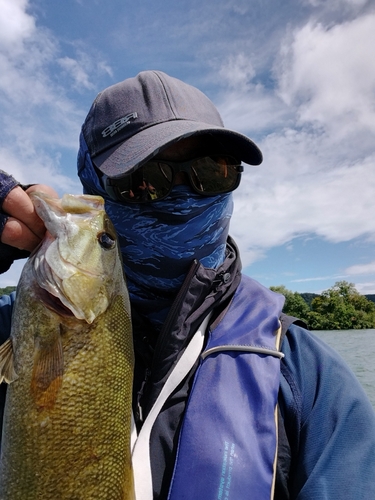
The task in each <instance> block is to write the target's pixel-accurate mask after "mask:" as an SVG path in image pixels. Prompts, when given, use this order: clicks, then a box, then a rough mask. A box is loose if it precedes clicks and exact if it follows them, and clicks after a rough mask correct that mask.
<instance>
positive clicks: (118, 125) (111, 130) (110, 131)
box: [102, 112, 138, 137]
mask: <svg viewBox="0 0 375 500" xmlns="http://www.w3.org/2000/svg"><path fill="white" fill-rule="evenodd" d="M137 116H138V115H137V113H136V112H134V113H129V114H128V115H126V116H123V117H122V118H119V119H118V120H116V121H115V122H113V123H111V125H108V127H106V128H105V129H104V130H102V136H103V137H108V136H111V137H113V136H114V135H115V134H117V132H120V130H122V129H123V128H124V127H126V125H129V123H130V120H132V119H133V120H135V119H136V118H137Z"/></svg>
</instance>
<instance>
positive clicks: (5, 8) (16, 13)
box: [0, 0, 35, 53]
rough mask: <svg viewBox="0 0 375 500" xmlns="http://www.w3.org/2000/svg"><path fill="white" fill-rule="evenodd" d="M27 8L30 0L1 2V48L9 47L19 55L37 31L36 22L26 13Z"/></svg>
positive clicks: (0, 0) (1, 0) (6, 0)
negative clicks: (25, 42) (25, 41)
mask: <svg viewBox="0 0 375 500" xmlns="http://www.w3.org/2000/svg"><path fill="white" fill-rule="evenodd" d="M27 6H28V0H0V47H7V48H8V47H9V48H11V50H12V51H13V52H14V53H17V52H19V51H21V50H22V49H23V43H24V40H25V39H26V38H28V37H29V36H31V35H32V34H33V32H34V31H35V21H34V18H33V17H32V16H30V15H29V14H28V13H27V12H26V9H27Z"/></svg>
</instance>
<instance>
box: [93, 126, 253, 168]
mask: <svg viewBox="0 0 375 500" xmlns="http://www.w3.org/2000/svg"><path fill="white" fill-rule="evenodd" d="M199 134H212V135H215V136H216V137H217V138H218V140H219V141H220V142H221V144H222V145H223V146H224V147H225V148H226V149H227V150H228V152H230V153H232V154H234V155H235V156H236V158H238V159H239V160H240V161H243V162H244V163H247V164H249V165H259V164H260V163H262V160H263V156H262V153H261V151H260V149H259V148H258V146H257V145H256V144H255V143H254V142H253V141H252V140H251V139H249V138H248V137H246V136H245V135H242V134H239V133H238V132H234V131H232V130H228V129H226V128H223V127H215V126H212V125H209V124H207V123H201V122H194V121H189V120H173V121H168V122H163V123H158V124H157V125H153V126H152V127H149V128H146V129H144V130H142V131H141V132H138V133H137V134H136V135H134V136H133V137H130V138H129V139H127V140H126V141H124V142H123V143H121V144H120V145H119V146H115V147H113V148H110V149H108V150H106V151H104V152H103V153H101V154H99V155H97V156H95V157H94V158H92V160H93V162H94V164H95V165H96V167H98V168H99V169H100V170H101V171H102V172H103V173H104V174H106V175H108V177H112V178H116V177H121V176H123V175H124V174H125V173H129V172H131V171H132V170H134V169H136V168H137V167H138V166H139V165H140V164H141V163H143V162H145V161H147V160H149V159H150V158H152V157H154V156H156V155H157V154H158V152H159V151H160V150H161V149H163V148H165V147H166V146H168V145H170V144H173V143H175V142H177V141H178V140H180V139H183V138H186V137H189V136H191V135H199Z"/></svg>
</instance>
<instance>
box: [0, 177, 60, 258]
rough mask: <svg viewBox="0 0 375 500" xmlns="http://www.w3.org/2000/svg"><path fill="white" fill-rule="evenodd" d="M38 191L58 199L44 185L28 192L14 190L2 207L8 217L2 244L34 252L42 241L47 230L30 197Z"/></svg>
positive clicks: (53, 191)
mask: <svg viewBox="0 0 375 500" xmlns="http://www.w3.org/2000/svg"><path fill="white" fill-rule="evenodd" d="M36 191H37V192H42V193H45V194H47V195H48V196H50V197H51V198H58V195H57V193H56V191H55V190H54V189H52V188H51V187H49V186H46V185H42V184H38V185H34V186H31V187H29V188H28V189H27V190H26V191H24V190H23V189H22V188H21V187H20V186H16V187H15V188H13V189H12V190H11V191H10V192H9V194H8V195H7V196H6V197H5V199H4V202H3V204H2V207H1V208H2V212H3V214H4V215H5V216H6V217H7V220H6V223H5V225H4V229H3V231H2V233H1V238H0V239H1V242H2V243H6V244H7V245H11V246H13V247H16V248H19V249H21V250H28V251H32V250H34V248H35V247H36V246H37V245H38V244H39V243H40V241H41V240H42V238H43V236H44V234H45V232H46V228H45V226H44V223H43V221H42V220H41V219H40V217H39V216H38V214H37V213H36V210H35V207H34V204H33V203H32V201H31V199H30V197H29V194H31V193H32V192H36Z"/></svg>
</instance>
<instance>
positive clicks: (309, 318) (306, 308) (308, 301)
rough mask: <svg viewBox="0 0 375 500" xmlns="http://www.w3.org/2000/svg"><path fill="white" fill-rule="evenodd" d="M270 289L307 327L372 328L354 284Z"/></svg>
mask: <svg viewBox="0 0 375 500" xmlns="http://www.w3.org/2000/svg"><path fill="white" fill-rule="evenodd" d="M15 289H16V287H15V286H7V287H5V288H0V296H1V295H3V294H9V293H11V292H12V291H14V290H15ZM270 289H271V290H273V291H274V292H278V293H281V294H282V295H284V297H285V304H284V308H283V312H284V313H285V314H289V315H290V316H295V317H296V318H299V319H301V320H302V321H304V322H305V323H307V325H308V327H309V328H310V330H351V329H353V330H358V329H363V328H375V296H373V295H371V296H369V295H368V296H366V295H361V294H360V293H359V292H358V291H357V290H356V288H355V286H354V284H353V283H348V282H347V281H337V282H336V283H335V284H334V285H333V287H331V288H329V289H328V290H325V291H324V292H322V293H321V294H320V295H317V294H313V293H298V292H292V291H290V290H287V289H286V288H285V286H284V285H280V286H271V287H270ZM369 297H370V298H371V299H372V300H370V299H369Z"/></svg>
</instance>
